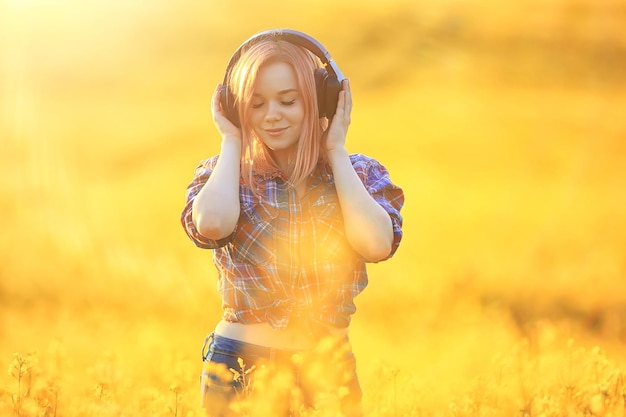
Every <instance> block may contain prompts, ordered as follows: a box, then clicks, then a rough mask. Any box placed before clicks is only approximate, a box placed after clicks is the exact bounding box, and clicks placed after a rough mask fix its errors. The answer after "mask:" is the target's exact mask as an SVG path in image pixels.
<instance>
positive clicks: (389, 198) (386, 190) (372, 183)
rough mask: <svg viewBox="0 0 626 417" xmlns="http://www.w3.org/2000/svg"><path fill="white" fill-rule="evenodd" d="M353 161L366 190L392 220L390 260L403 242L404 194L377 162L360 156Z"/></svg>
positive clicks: (353, 157) (357, 155)
mask: <svg viewBox="0 0 626 417" xmlns="http://www.w3.org/2000/svg"><path fill="white" fill-rule="evenodd" d="M351 159H352V166H353V167H354V169H355V171H356V172H357V175H358V176H359V178H361V181H362V182H363V184H364V185H365V188H366V190H367V191H368V192H369V194H370V195H371V196H372V197H373V198H374V200H376V202H377V203H378V204H380V205H381V207H382V208H384V209H385V211H386V212H387V213H388V214H389V217H390V218H391V224H392V227H393V244H392V248H391V252H390V253H389V256H388V257H387V258H385V259H389V258H391V257H392V256H393V255H394V254H395V253H396V251H397V250H398V247H399V246H400V241H401V240H402V215H401V214H400V210H401V209H402V206H403V205H404V192H403V191H402V189H401V188H400V187H399V186H397V185H395V184H394V183H393V182H391V178H390V176H389V171H388V170H387V168H385V167H384V166H383V165H382V164H381V163H380V162H378V161H377V160H375V159H373V158H370V157H367V156H364V155H359V154H356V155H352V156H351ZM385 259H382V260H385ZM382 260H381V261H382Z"/></svg>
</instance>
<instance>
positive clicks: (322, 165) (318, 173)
mask: <svg viewBox="0 0 626 417" xmlns="http://www.w3.org/2000/svg"><path fill="white" fill-rule="evenodd" d="M253 175H254V180H255V181H256V183H257V184H258V185H261V184H262V183H264V182H266V181H275V180H277V179H281V180H283V181H287V177H286V176H285V174H284V173H283V172H282V171H279V170H275V171H269V172H263V173H258V172H256V171H254V172H253ZM309 177H310V178H312V179H321V180H323V181H326V182H327V183H329V184H334V183H335V178H334V176H333V171H332V169H331V167H330V164H329V163H328V162H327V161H320V162H318V163H317V166H316V167H315V169H314V170H313V172H312V173H311V175H310V176H309Z"/></svg>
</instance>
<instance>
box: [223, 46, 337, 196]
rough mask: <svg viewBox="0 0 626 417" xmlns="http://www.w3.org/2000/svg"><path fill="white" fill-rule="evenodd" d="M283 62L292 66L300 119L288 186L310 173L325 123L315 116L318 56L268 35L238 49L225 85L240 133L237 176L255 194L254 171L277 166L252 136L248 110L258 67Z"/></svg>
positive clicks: (262, 145)
mask: <svg viewBox="0 0 626 417" xmlns="http://www.w3.org/2000/svg"><path fill="white" fill-rule="evenodd" d="M274 62H284V63H287V64H289V65H291V67H292V68H293V69H294V71H295V73H296V80H297V83H298V86H297V87H298V89H299V90H300V94H301V97H302V100H303V107H304V113H305V117H304V121H303V124H302V132H301V133H300V138H299V140H298V143H297V148H296V155H295V160H294V161H293V168H292V169H291V172H289V173H286V174H287V175H288V179H287V180H288V183H289V184H291V185H292V186H293V185H295V184H298V183H299V182H300V181H303V180H304V179H305V178H306V177H308V176H309V174H311V172H313V170H314V169H315V167H316V166H317V164H318V162H319V160H320V158H323V152H322V151H321V141H322V134H323V132H324V130H325V128H326V126H327V125H328V121H327V119H326V118H320V117H319V111H318V107H317V92H316V88H315V77H314V72H315V69H316V68H318V67H320V66H321V63H320V61H319V59H318V58H317V57H316V56H315V55H314V54H312V53H311V52H309V51H308V50H306V49H305V48H303V47H300V46H297V45H294V44H292V43H289V42H287V41H283V40H277V39H272V38H267V39H262V40H259V41H257V42H255V43H254V44H252V45H251V46H250V47H249V48H248V49H246V50H245V51H242V54H241V56H240V57H239V60H238V61H237V63H236V64H235V66H234V67H233V68H232V71H231V72H230V79H229V80H228V84H229V85H230V88H231V91H232V93H233V95H234V96H235V103H236V104H237V109H238V111H239V120H241V132H242V152H241V176H242V179H243V181H244V183H245V184H246V185H247V186H248V187H250V188H251V189H252V190H253V192H255V193H257V191H258V185H257V184H256V183H255V181H254V180H253V178H254V173H256V174H261V175H262V174H266V173H269V172H274V171H277V170H278V169H279V168H278V165H277V164H276V161H274V160H273V158H272V156H271V152H270V149H269V148H268V147H267V146H265V144H263V142H262V141H261V140H259V138H258V137H257V136H256V135H255V133H254V131H253V129H252V127H251V126H250V123H249V121H248V113H249V110H250V103H251V100H252V95H253V94H254V89H255V86H256V81H257V75H258V73H259V70H260V69H261V68H262V67H263V66H264V65H266V64H269V63H274Z"/></svg>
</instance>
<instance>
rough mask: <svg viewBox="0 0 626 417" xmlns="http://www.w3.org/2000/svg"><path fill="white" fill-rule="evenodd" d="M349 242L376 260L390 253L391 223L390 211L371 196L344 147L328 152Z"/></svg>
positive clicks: (391, 241) (365, 256) (369, 258)
mask: <svg viewBox="0 0 626 417" xmlns="http://www.w3.org/2000/svg"><path fill="white" fill-rule="evenodd" d="M327 155H328V158H329V162H330V164H331V167H332V170H333V176H334V179H335V187H336V189H337V195H338V196H339V203H340V205H341V212H342V214H343V219H344V227H345V233H346V237H347V239H348V242H349V243H350V245H352V247H353V248H354V249H355V250H356V251H357V252H358V253H359V254H360V255H361V256H363V258H365V259H366V260H368V261H372V262H374V261H379V260H381V259H384V258H386V257H387V256H388V255H389V253H391V248H392V244H393V226H392V223H391V218H390V217H389V214H388V213H387V212H386V211H385V210H384V209H383V207H381V206H380V204H378V203H377V202H376V200H374V199H373V198H372V196H371V195H370V194H369V193H368V192H367V190H366V189H365V186H364V185H363V183H362V182H361V180H360V178H359V176H358V175H357V173H356V172H355V171H354V168H353V167H352V163H351V162H350V157H349V155H348V152H347V151H346V149H345V148H339V149H334V150H332V151H329V152H328V153H327Z"/></svg>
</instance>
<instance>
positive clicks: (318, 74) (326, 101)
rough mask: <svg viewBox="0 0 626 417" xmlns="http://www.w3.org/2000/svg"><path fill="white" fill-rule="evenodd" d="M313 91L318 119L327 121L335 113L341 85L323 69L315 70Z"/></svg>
mask: <svg viewBox="0 0 626 417" xmlns="http://www.w3.org/2000/svg"><path fill="white" fill-rule="evenodd" d="M315 89H316V90H317V107H318V110H319V114H320V117H324V116H326V117H327V118H328V119H329V120H330V119H332V118H333V116H334V115H335V112H336V111H337V100H338V99H339V92H340V91H341V83H340V82H339V80H337V77H336V76H334V75H330V74H329V73H328V71H326V69H325V68H317V69H315Z"/></svg>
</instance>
